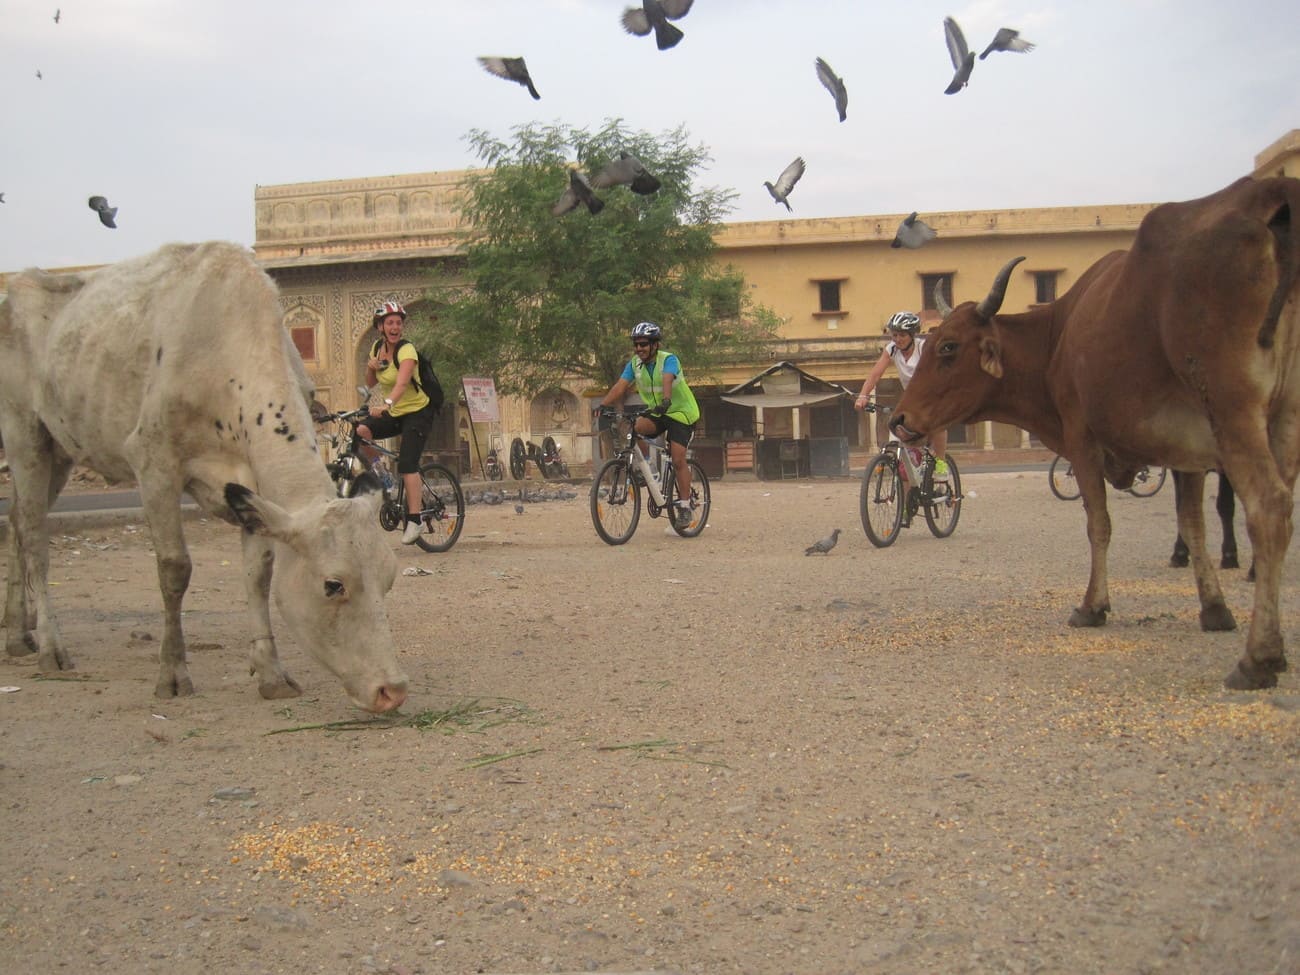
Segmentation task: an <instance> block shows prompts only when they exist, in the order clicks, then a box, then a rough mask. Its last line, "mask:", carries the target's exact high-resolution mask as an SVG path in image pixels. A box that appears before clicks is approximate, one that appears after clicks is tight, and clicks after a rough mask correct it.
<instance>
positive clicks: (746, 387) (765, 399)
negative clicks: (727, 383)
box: [722, 361, 853, 410]
mask: <svg viewBox="0 0 1300 975" xmlns="http://www.w3.org/2000/svg"><path fill="white" fill-rule="evenodd" d="M840 396H847V397H849V398H850V399H852V398H853V394H852V393H851V392H849V391H848V390H847V389H845V388H844V387H843V386H841V385H840V384H839V383H832V382H829V381H827V380H825V379H818V378H817V377H816V376H814V375H813V374H812V373H810V372H804V371H803V370H802V369H800V368H799V367H798V366H796V365H795V364H794V363H793V362H788V361H783V362H778V363H777V364H776V365H774V366H769V367H768V368H766V369H764V370H763V371H762V372H760V373H759V374H758V375H757V376H755V377H753V378H752V379H750V380H747V381H746V382H743V383H741V384H740V385H739V386H733V387H732V388H731V389H729V390H727V391H726V392H725V393H723V394H722V400H723V402H726V403H734V404H735V405H736V406H749V407H753V408H754V409H760V410H779V409H788V408H790V407H800V406H815V405H817V404H818V403H825V402H827V401H828V400H833V399H837V398H838V397H840Z"/></svg>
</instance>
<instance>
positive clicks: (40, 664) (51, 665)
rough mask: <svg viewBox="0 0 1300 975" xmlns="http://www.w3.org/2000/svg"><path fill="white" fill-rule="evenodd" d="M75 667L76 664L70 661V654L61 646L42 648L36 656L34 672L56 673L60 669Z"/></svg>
mask: <svg viewBox="0 0 1300 975" xmlns="http://www.w3.org/2000/svg"><path fill="white" fill-rule="evenodd" d="M76 669H77V665H76V664H75V663H73V662H72V656H71V654H69V653H68V651H66V650H64V649H63V648H62V647H56V648H55V649H53V650H42V651H41V655H40V656H39V657H37V658H36V672H37V673H39V674H57V673H59V672H60V671H62V670H76Z"/></svg>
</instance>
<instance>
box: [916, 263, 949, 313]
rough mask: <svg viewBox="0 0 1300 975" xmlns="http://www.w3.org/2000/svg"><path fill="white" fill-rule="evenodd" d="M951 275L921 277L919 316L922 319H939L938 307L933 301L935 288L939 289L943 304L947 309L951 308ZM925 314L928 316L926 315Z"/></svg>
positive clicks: (946, 273)
mask: <svg viewBox="0 0 1300 975" xmlns="http://www.w3.org/2000/svg"><path fill="white" fill-rule="evenodd" d="M952 275H953V272H952V271H944V272H943V273H940V274H922V275H921V316H922V317H923V318H938V317H939V306H938V304H937V303H936V302H935V300H934V289H935V287H936V286H938V287H939V288H940V293H941V294H942V295H943V300H944V302H945V303H946V304H947V305H948V307H949V308H951V307H952ZM926 312H929V313H930V314H928V315H927V314H926Z"/></svg>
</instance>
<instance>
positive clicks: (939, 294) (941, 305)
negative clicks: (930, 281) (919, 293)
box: [932, 278, 952, 318]
mask: <svg viewBox="0 0 1300 975" xmlns="http://www.w3.org/2000/svg"><path fill="white" fill-rule="evenodd" d="M932 294H933V295H934V307H935V308H936V309H938V311H939V315H940V317H942V318H947V317H948V316H949V315H951V314H952V305H950V304H948V302H947V300H945V299H944V297H943V278H940V279H939V280H938V281H936V282H935V283H934V291H933V292H932Z"/></svg>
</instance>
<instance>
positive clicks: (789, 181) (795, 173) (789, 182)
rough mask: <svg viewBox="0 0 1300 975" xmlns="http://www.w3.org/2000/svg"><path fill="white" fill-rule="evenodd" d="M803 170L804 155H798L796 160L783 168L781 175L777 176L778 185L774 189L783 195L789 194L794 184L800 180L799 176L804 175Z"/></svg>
mask: <svg viewBox="0 0 1300 975" xmlns="http://www.w3.org/2000/svg"><path fill="white" fill-rule="evenodd" d="M803 171H804V161H803V156H796V157H795V160H794V162H792V163H791V164H790V165H789V166H786V167H785V169H783V170H781V175H780V176H778V177H777V178H776V185H775V186H774V187H773V189H774V190H775V191H776V192H777V193H778V194H779V195H780V196H782V197H786V196H789V195H790V191H791V190H793V189H794V184H795V183H797V182H799V178H800V177H801V176H803Z"/></svg>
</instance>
